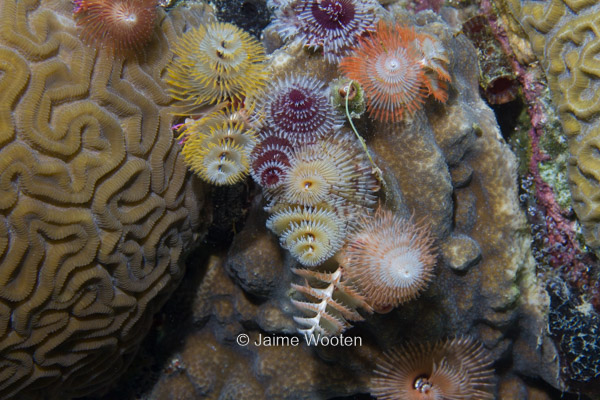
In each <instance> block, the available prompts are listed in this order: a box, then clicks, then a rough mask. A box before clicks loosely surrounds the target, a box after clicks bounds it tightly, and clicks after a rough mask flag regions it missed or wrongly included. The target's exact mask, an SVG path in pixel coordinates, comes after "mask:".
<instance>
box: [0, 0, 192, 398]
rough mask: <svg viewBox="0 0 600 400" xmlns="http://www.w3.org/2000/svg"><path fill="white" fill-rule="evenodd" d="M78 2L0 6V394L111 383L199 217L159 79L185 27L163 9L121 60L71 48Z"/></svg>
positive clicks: (57, 392) (39, 394)
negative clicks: (140, 43) (143, 41)
mask: <svg viewBox="0 0 600 400" xmlns="http://www.w3.org/2000/svg"><path fill="white" fill-rule="evenodd" d="M72 6H73V5H72V3H71V2H70V1H67V0H60V1H48V2H41V3H40V2H39V1H35V0H23V1H13V0H1V1H0V127H1V129H0V398H2V399H12V398H18V399H38V398H40V399H41V398H44V399H55V398H60V399H68V398H71V397H73V396H81V395H83V394H87V393H90V392H96V391H102V390H105V389H106V387H107V385H108V384H109V383H110V382H111V381H113V380H114V379H115V378H116V377H118V376H119V375H120V374H121V372H122V371H123V370H124V368H125V367H126V366H127V365H128V362H129V361H130V360H131V358H132V356H133V354H134V353H135V351H136V350H137V347H138V344H139V342H140V340H141V338H142V337H143V336H144V334H145V332H146V331H147V329H148V327H149V326H150V324H151V322H152V315H153V314H154V312H155V311H156V310H157V308H158V307H159V306H160V305H161V304H162V303H163V302H164V299H165V298H166V296H167V295H168V294H169V293H170V292H171V290H172V289H173V287H174V284H175V283H177V282H178V280H179V278H180V277H181V275H182V268H181V266H180V264H179V262H178V261H179V259H180V257H181V255H182V253H183V252H184V249H185V248H186V247H189V246H190V244H191V243H192V241H193V239H194V235H195V234H194V231H195V230H196V229H197V228H198V221H199V220H200V216H199V213H198V210H199V209H200V208H201V203H202V200H201V198H200V194H201V191H200V190H199V189H200V187H199V186H198V185H197V184H195V183H194V181H193V180H192V179H191V178H190V175H189V174H188V173H187V172H186V168H185V165H184V164H183V162H182V158H181V156H180V154H179V150H178V146H177V145H176V143H175V141H174V140H173V135H172V133H171V130H170V125H171V123H172V117H171V116H170V110H169V105H170V103H171V98H170V96H169V95H168V93H167V92H166V86H165V83H164V82H163V80H162V76H163V72H164V69H165V66H166V65H167V63H168V61H169V59H170V57H171V52H170V50H169V49H170V46H171V44H172V43H173V41H175V40H176V39H177V37H178V35H179V34H180V33H181V31H182V30H183V29H184V25H185V23H184V21H183V19H182V18H181V16H180V14H178V13H173V16H172V17H169V18H167V17H166V16H165V14H164V12H162V11H161V12H160V17H159V20H160V22H159V24H158V25H157V27H156V28H155V30H154V33H153V34H152V39H151V41H150V43H149V46H148V48H147V49H146V51H145V52H144V53H143V56H141V55H140V56H138V57H132V58H128V59H126V60H120V61H119V60H115V59H114V58H113V57H112V56H111V55H110V54H109V53H108V52H106V51H97V50H96V49H94V48H91V47H88V46H86V45H85V44H84V43H83V42H82V41H81V40H80V38H79V37H78V28H77V27H76V24H75V22H74V21H73V19H72V15H71V9H72ZM178 15H179V16H178Z"/></svg>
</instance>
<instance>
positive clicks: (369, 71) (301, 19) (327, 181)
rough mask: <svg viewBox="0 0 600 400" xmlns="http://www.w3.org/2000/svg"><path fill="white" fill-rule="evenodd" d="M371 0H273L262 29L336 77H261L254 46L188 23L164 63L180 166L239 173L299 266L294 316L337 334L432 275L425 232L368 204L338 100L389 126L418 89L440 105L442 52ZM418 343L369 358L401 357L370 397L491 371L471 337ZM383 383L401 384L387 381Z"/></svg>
mask: <svg viewBox="0 0 600 400" xmlns="http://www.w3.org/2000/svg"><path fill="white" fill-rule="evenodd" d="M377 7H378V6H377V3H376V2H372V1H355V0H318V1H317V0H308V1H285V2H283V3H282V4H281V7H280V8H279V9H278V10H277V11H276V17H277V19H276V21H275V23H274V26H275V28H276V30H277V31H278V32H279V34H280V35H281V36H282V38H283V39H284V40H286V41H292V40H295V41H300V42H301V43H302V44H303V45H304V46H305V47H306V48H308V49H310V50H313V51H315V50H322V54H323V55H322V56H323V57H324V58H325V60H326V61H327V62H328V63H330V64H334V65H335V64H337V63H338V62H339V69H340V71H341V73H342V74H343V76H344V77H341V76H340V77H338V79H336V80H335V81H334V82H323V81H320V80H319V79H317V78H316V77H315V76H312V75H311V74H310V72H307V73H305V74H291V75H290V74H288V75H286V76H283V77H278V78H276V79H275V80H273V81H272V82H271V83H270V84H269V85H265V76H266V75H265V72H264V69H265V64H264V61H265V56H264V50H263V49H262V47H261V45H260V44H259V43H258V42H257V41H256V40H254V39H252V38H251V37H250V36H249V35H248V34H247V33H245V32H243V31H241V30H240V29H238V28H236V27H235V26H233V25H231V24H226V23H213V24H212V25H210V26H208V27H202V26H201V27H199V28H197V29H193V30H191V31H189V32H187V33H186V34H185V35H184V36H183V37H182V38H181V41H180V43H179V45H178V46H176V47H175V50H174V57H173V60H172V61H171V63H170V64H169V66H168V68H167V75H168V83H169V85H170V91H171V95H172V96H173V98H174V99H175V100H177V102H178V106H177V110H178V111H176V112H177V113H178V114H180V115H182V116H184V117H185V121H184V122H183V123H182V124H180V125H178V126H176V128H177V129H176V130H177V132H178V133H179V139H180V142H181V145H182V154H183V155H184V158H185V162H186V163H187V165H188V166H189V167H190V169H191V170H192V171H194V172H195V173H196V174H198V175H199V176H200V177H201V178H202V179H204V180H205V181H207V182H209V183H212V184H215V185H230V184H234V183H237V182H240V181H241V180H243V179H244V177H245V176H246V175H247V174H248V173H249V174H250V175H251V177H252V179H253V180H254V181H255V182H256V183H257V184H258V185H259V186H260V187H261V188H262V190H263V194H264V197H265V199H266V201H267V204H266V207H265V209H266V211H267V212H268V213H269V217H268V219H267V221H266V226H267V227H268V228H269V229H270V230H271V231H272V232H273V233H274V234H275V235H277V236H278V237H279V241H280V244H281V246H282V247H283V248H284V249H286V250H288V251H289V253H290V254H291V255H292V256H293V257H294V259H295V260H296V261H297V262H298V263H299V264H300V265H302V267H297V268H292V272H293V273H294V274H296V275H297V276H298V277H300V278H302V280H303V281H302V283H293V284H292V289H293V290H294V292H295V294H294V295H292V303H293V304H294V305H295V306H296V307H297V308H298V309H299V310H301V311H302V314H303V315H302V316H296V317H295V318H294V319H295V321H296V322H297V323H298V324H299V328H298V331H299V332H300V333H302V334H305V335H319V336H329V335H335V334H339V333H341V332H343V331H344V330H345V329H346V328H348V327H349V326H351V324H350V322H349V321H360V320H362V319H363V316H362V315H361V314H360V313H359V312H358V309H362V310H363V311H364V312H367V313H370V312H373V311H375V312H380V313H385V312H389V311H390V310H391V309H393V308H394V307H397V306H398V305H400V304H403V303H405V302H408V301H410V300H412V299H414V298H416V297H417V296H418V295H419V294H420V293H421V292H422V291H424V290H425V289H426V288H427V286H428V284H429V282H430V281H431V280H432V279H433V277H434V271H433V267H434V264H435V260H436V250H435V245H434V241H435V238H434V237H433V236H432V235H431V234H430V233H429V230H428V227H427V226H426V225H424V224H416V223H414V222H413V221H412V220H410V219H404V218H401V217H400V216H398V215H395V214H394V213H393V212H391V211H388V210H386V209H384V208H383V207H382V206H380V207H379V208H378V209H377V211H375V208H376V205H377V201H378V196H377V194H378V191H379V188H380V184H381V182H380V180H379V179H378V177H377V176H376V175H375V174H374V166H373V165H372V164H371V162H372V160H371V159H370V156H369V155H368V154H367V153H366V147H364V144H363V147H361V143H360V141H359V140H357V138H356V137H355V136H354V133H353V132H352V130H354V131H355V129H354V126H353V125H352V130H350V129H348V128H347V127H345V126H344V125H345V124H344V122H345V120H344V114H346V116H347V118H349V119H350V120H349V121H348V122H350V123H351V112H350V107H351V108H352V109H353V111H352V113H353V114H352V115H354V116H358V115H360V113H361V112H362V111H361V110H364V108H365V106H364V104H365V102H366V107H367V109H368V111H369V115H370V117H371V118H374V119H377V120H380V121H382V122H383V123H386V122H387V123H394V122H400V121H403V120H405V117H406V116H407V115H410V114H413V113H415V112H416V111H417V110H418V109H419V108H420V107H421V106H422V104H423V103H424V101H425V99H426V98H427V97H428V96H433V97H434V98H435V99H437V100H438V101H441V102H444V101H445V100H446V99H447V92H446V89H447V85H448V83H449V82H450V75H449V74H448V72H447V71H446V65H447V64H448V62H449V60H448V57H447V55H446V52H445V50H444V48H443V46H442V45H441V43H440V42H439V41H437V40H436V38H434V37H432V36H430V35H426V34H421V33H417V32H416V31H415V30H414V29H413V28H412V27H405V26H397V25H394V24H390V23H387V22H382V21H380V22H379V23H377V20H378V17H377V16H376V10H377ZM315 57H320V55H318V54H315ZM336 97H337V98H338V101H337V102H336V101H333V102H332V98H333V99H335V98H336ZM336 103H337V104H336ZM342 103H345V104H344V105H345V106H341V104H342ZM358 103H360V104H358ZM355 132H356V131H355ZM357 134H358V133H357ZM360 140H361V141H362V138H361V139H360ZM332 265H333V267H332ZM300 296H303V297H304V298H303V299H301V298H300ZM461 346H462V347H461ZM463 347H464V349H463ZM420 350H423V351H425V353H427V354H425V353H423V354H421V353H419V352H418V351H417V350H414V349H413V350H411V351H412V353H414V355H415V357H416V359H421V358H422V359H423V362H422V363H419V364H418V365H413V364H411V363H410V362H408V361H404V360H403V359H402V358H399V357H398V356H390V357H391V358H390V360H389V361H384V362H382V364H381V366H380V368H383V369H384V372H381V374H383V375H385V373H386V372H385V370H386V369H385V368H387V367H386V365H387V364H386V363H388V364H389V363H397V364H399V365H400V367H399V372H398V373H397V374H396V375H393V376H391V377H388V378H385V379H387V380H385V379H384V381H382V382H384V383H385V385H383V386H382V384H381V383H377V385H375V391H376V393H378V394H380V395H381V396H382V397H381V398H392V397H389V396H391V395H388V394H387V393H409V392H410V391H411V390H412V391H413V392H414V391H416V392H419V393H421V394H422V395H423V396H424V397H418V396H416V397H415V396H413V395H410V396H413V397H406V398H429V397H426V396H425V394H426V393H431V394H432V396H433V393H436V394H435V396H450V397H449V398H451V397H452V396H454V395H457V394H458V395H463V396H469V395H471V394H474V395H477V396H479V395H480V394H481V393H484V391H483V389H481V388H485V385H486V383H485V382H487V379H488V378H489V375H490V373H489V372H488V370H487V369H486V368H488V367H489V365H488V364H486V363H485V362H484V361H478V359H477V357H479V356H482V355H483V350H482V349H481V348H480V347H478V345H476V344H473V343H471V342H469V341H467V340H454V341H451V342H448V343H445V344H440V345H436V346H435V347H434V348H433V350H435V351H433V350H432V351H426V350H427V349H419V351H420ZM446 353H448V354H451V355H450V356H448V355H447V354H446ZM427 357H431V360H429V359H428V360H425V358H427ZM463 357H464V358H465V359H464V360H463V359H462V358H463ZM428 362H429V364H427V363H428ZM415 373H416V374H417V375H418V376H422V380H423V382H422V384H420V386H419V387H418V388H416V387H413V388H411V387H409V386H410V382H408V381H407V380H408V379H412V378H413V375H414V374H415ZM411 374H412V375H411ZM417 375H415V377H416V376H417ZM389 380H391V381H394V382H395V383H394V384H395V385H400V386H401V387H398V388H393V387H388V386H386V385H392V383H387V382H388V381H389ZM377 382H380V381H377ZM407 382H408V383H407ZM406 385H408V386H406ZM407 396H408V394H407ZM435 396H434V397H435ZM486 396H487V395H481V396H480V397H478V398H488V397H486ZM434 397H431V398H434ZM436 398H437V397H436Z"/></svg>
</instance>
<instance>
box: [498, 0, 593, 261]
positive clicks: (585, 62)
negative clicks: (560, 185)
mask: <svg viewBox="0 0 600 400" xmlns="http://www.w3.org/2000/svg"><path fill="white" fill-rule="evenodd" d="M502 3H506V4H507V5H508V7H509V8H510V10H511V11H512V12H513V14H514V16H515V17H516V18H517V19H518V20H519V21H520V22H521V24H522V26H523V28H524V30H525V32H526V33H527V35H528V36H529V39H530V41H531V44H532V48H533V50H534V52H535V54H536V56H537V57H538V58H539V59H540V60H541V62H542V65H543V67H544V69H545V71H546V74H547V78H548V84H549V86H550V89H551V91H552V96H553V100H554V102H555V104H556V106H557V109H558V111H559V114H560V117H561V120H562V125H563V128H564V130H565V133H566V135H567V137H568V138H569V151H570V153H571V159H570V162H569V167H568V172H569V181H570V185H571V192H572V195H573V208H574V209H575V212H576V213H577V216H578V218H579V220H580V222H581V225H582V227H583V234H584V236H585V241H586V244H587V245H589V246H590V247H592V248H594V249H595V251H596V253H598V251H599V249H600V172H599V171H600V155H599V154H600V152H599V150H598V149H599V148H600V144H599V143H598V138H599V137H600V102H599V101H598V100H599V98H600V68H598V66H597V59H598V57H599V53H600V38H599V36H598V23H599V18H600V6H599V5H598V2H596V1H593V0H581V1H570V0H564V1H563V0H552V1H545V2H537V1H529V0H527V1H522V2H519V1H516V0H502Z"/></svg>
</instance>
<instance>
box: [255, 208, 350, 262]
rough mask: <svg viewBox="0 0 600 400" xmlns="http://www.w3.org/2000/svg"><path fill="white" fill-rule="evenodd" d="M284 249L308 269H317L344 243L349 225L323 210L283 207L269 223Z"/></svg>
mask: <svg viewBox="0 0 600 400" xmlns="http://www.w3.org/2000/svg"><path fill="white" fill-rule="evenodd" d="M267 227H268V228H269V229H270V230H271V231H273V233H275V234H276V235H278V236H279V239H280V242H281V246H282V247H283V248H285V249H287V250H289V251H290V253H291V254H292V256H294V258H296V259H297V260H298V261H299V262H300V263H301V264H303V265H305V266H310V267H314V266H316V265H319V264H321V263H323V262H324V261H325V260H327V259H328V258H330V257H331V256H333V254H334V253H335V252H336V251H338V250H339V249H340V248H341V247H342V244H343V240H344V237H345V235H346V222H345V221H344V219H342V218H341V217H340V216H339V215H337V213H336V212H335V211H332V210H330V209H327V208H323V207H320V206H319V207H299V206H295V207H292V206H281V207H279V209H278V210H277V211H275V212H274V213H273V215H271V217H269V219H268V220H267Z"/></svg>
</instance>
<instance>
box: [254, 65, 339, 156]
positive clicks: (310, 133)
mask: <svg viewBox="0 0 600 400" xmlns="http://www.w3.org/2000/svg"><path fill="white" fill-rule="evenodd" d="M258 103H259V106H258V107H257V108H258V109H261V110H262V111H263V114H264V123H265V125H266V126H268V127H269V129H272V130H274V131H275V132H277V133H280V134H282V135H283V136H284V137H285V138H286V139H288V140H289V141H290V142H291V143H292V144H295V145H299V144H304V143H314V142H315V140H317V139H319V138H321V137H323V136H324V135H325V134H326V133H327V132H329V131H330V130H332V129H335V128H338V127H339V126H341V125H342V116H341V115H340V114H338V113H337V112H336V111H335V110H334V109H333V106H332V105H331V103H330V101H329V96H328V91H327V88H326V86H325V83H324V82H322V81H320V80H318V79H317V78H314V77H312V76H302V75H291V76H286V77H285V78H280V79H278V80H277V81H275V82H274V83H273V84H272V85H271V86H270V87H269V89H268V90H267V92H266V93H265V95H263V96H261V97H260V99H259V101H258Z"/></svg>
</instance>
